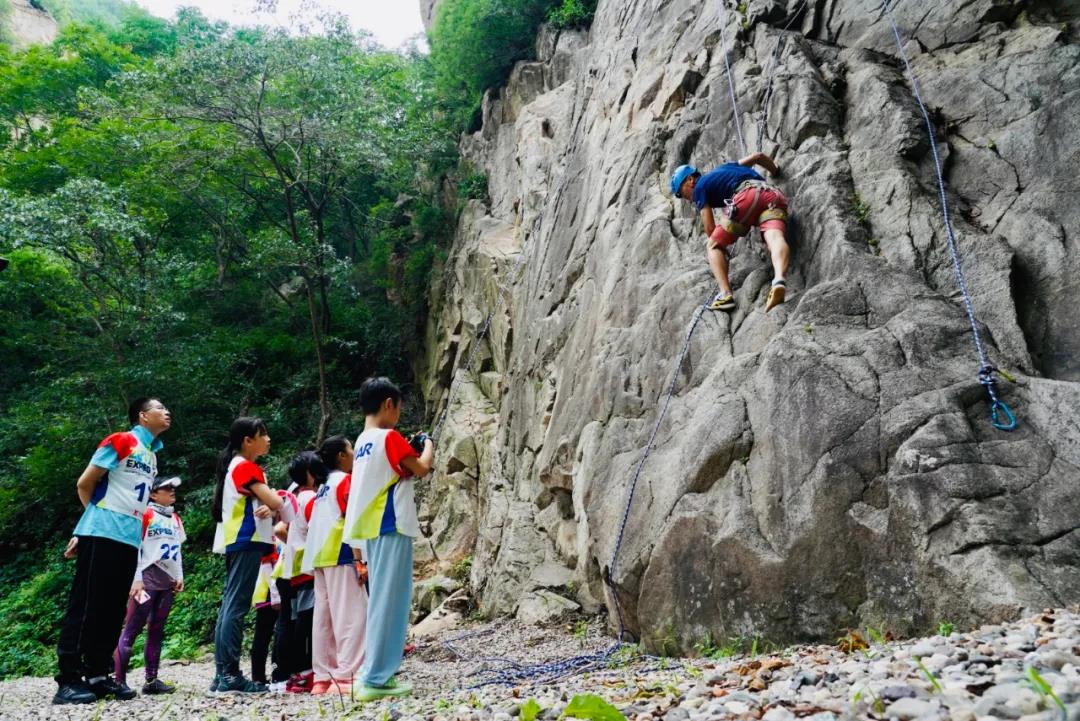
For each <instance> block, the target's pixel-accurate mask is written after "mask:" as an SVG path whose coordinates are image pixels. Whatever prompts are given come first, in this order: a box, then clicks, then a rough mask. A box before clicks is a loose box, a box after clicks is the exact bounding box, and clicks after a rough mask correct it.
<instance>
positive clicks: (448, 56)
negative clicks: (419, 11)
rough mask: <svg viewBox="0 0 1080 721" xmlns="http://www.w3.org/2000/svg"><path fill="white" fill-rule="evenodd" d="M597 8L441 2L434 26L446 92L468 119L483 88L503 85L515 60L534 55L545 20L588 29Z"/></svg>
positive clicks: (568, 2) (534, 1)
mask: <svg viewBox="0 0 1080 721" xmlns="http://www.w3.org/2000/svg"><path fill="white" fill-rule="evenodd" d="M595 11H596V0H443V2H442V3H441V4H440V5H439V9H438V14H437V15H436V18H435V24H434V26H433V27H432V30H431V57H432V63H433V64H434V66H435V72H436V83H437V86H438V88H439V90H440V91H441V94H442V96H443V97H444V98H446V99H447V100H448V102H449V104H450V105H451V107H452V109H453V111H454V112H455V114H456V115H457V116H458V119H459V121H462V122H464V121H466V120H467V119H468V118H470V117H471V116H472V114H473V111H474V110H475V109H476V107H477V106H478V105H479V102H480V98H481V96H482V95H483V93H484V91H485V90H487V89H488V88H492V87H498V86H500V85H502V84H503V83H505V82H506V79H507V77H509V75H510V71H511V70H512V69H513V67H514V63H516V62H518V61H519V60H526V59H528V58H531V57H533V51H534V47H535V43H536V34H537V31H538V30H539V28H540V25H541V23H543V22H544V21H545V20H546V21H548V22H550V23H551V24H552V25H553V26H554V27H556V28H580V27H586V26H587V25H588V24H589V23H590V22H591V21H592V16H593V13H594V12H595Z"/></svg>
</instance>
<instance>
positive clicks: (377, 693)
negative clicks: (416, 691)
mask: <svg viewBox="0 0 1080 721" xmlns="http://www.w3.org/2000/svg"><path fill="white" fill-rule="evenodd" d="M411 693H412V686H410V685H409V684H407V683H398V682H397V681H396V680H395V679H390V680H389V681H387V682H386V685H385V686H368V685H367V684H363V685H362V686H361V687H360V690H359V691H357V692H356V700H357V701H360V702H364V701H378V700H379V699H381V698H398V697H400V696H408V695H409V694H411Z"/></svg>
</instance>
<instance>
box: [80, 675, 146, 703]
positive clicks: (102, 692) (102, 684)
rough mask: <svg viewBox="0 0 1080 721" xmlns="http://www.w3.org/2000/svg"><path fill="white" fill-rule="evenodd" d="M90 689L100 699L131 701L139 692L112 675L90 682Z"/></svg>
mask: <svg viewBox="0 0 1080 721" xmlns="http://www.w3.org/2000/svg"><path fill="white" fill-rule="evenodd" d="M90 690H91V691H92V692H93V693H94V695H95V696H97V697H98V699H103V698H115V699H116V700H117V701H130V700H131V699H133V698H135V697H136V696H138V695H139V694H137V693H135V689H133V688H131V687H129V686H128V685H127V684H126V683H124V682H122V681H116V680H114V679H113V677H112V676H106V677H104V678H99V679H98V680H96V681H94V682H92V683H91V684H90Z"/></svg>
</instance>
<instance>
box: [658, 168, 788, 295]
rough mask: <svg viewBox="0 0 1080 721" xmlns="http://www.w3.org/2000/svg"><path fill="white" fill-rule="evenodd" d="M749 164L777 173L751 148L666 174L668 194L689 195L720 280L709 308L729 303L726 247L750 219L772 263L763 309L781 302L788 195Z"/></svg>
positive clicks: (743, 232) (746, 229)
mask: <svg viewBox="0 0 1080 721" xmlns="http://www.w3.org/2000/svg"><path fill="white" fill-rule="evenodd" d="M755 165H760V166H761V167H763V168H765V170H767V171H768V172H769V173H770V175H772V176H773V177H776V176H778V175H779V174H780V170H779V169H778V168H777V167H776V163H774V162H773V159H772V158H770V157H769V156H768V155H765V154H764V153H754V154H753V155H748V156H746V157H745V158H743V159H742V160H740V161H739V162H737V163H724V164H723V165H720V166H719V167H717V168H715V169H713V170H711V171H709V172H708V173H706V174H705V175H702V174H701V173H699V172H698V170H697V168H695V167H694V166H692V165H680V166H679V167H678V168H676V169H675V174H674V175H672V176H671V193H672V195H674V196H676V197H679V198H683V199H685V200H691V201H693V203H694V205H696V206H697V209H698V211H700V213H701V222H702V223H703V224H704V226H705V235H707V236H708V238H709V239H708V242H707V243H706V246H705V254H706V256H707V258H708V260H709V268H710V269H711V270H712V274H713V276H714V277H715V278H716V282H717V284H718V285H719V286H720V292H718V293H717V294H716V297H715V298H713V300H712V302H711V303H710V304H709V306H708V307H709V310H724V311H727V310H732V309H734V308H735V298H734V296H732V294H731V283H730V282H729V281H728V253H729V252H730V248H731V247H732V246H733V245H734V243H735V241H736V240H737V239H738V238H740V237H741V236H744V235H746V234H747V233H748V232H750V229H751V228H752V227H753V226H755V225H756V226H758V228H760V229H761V235H762V237H763V238H764V240H765V245H766V246H767V247H768V249H769V255H770V256H771V258H772V265H773V281H772V286H771V287H770V288H769V296H768V299H767V300H766V301H765V310H766V312H767V311H769V310H771V309H772V308H773V307H775V306H777V305H779V304H780V303H783V302H784V295H785V293H786V292H787V288H786V287H785V285H784V276H785V275H786V273H787V269H788V253H789V251H788V244H787V240H786V239H785V228H786V222H785V221H786V220H787V207H788V201H787V198H786V197H784V194H783V193H781V192H780V189H779V188H777V187H776V186H774V185H771V184H770V183H768V182H767V181H766V180H765V178H763V177H762V176H761V175H759V174H758V173H757V171H755V170H754V168H753V166H755ZM713 208H722V210H721V212H720V216H719V222H717V221H716V219H715V216H714V215H713Z"/></svg>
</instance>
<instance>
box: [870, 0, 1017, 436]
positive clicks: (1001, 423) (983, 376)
mask: <svg viewBox="0 0 1080 721" xmlns="http://www.w3.org/2000/svg"><path fill="white" fill-rule="evenodd" d="M881 8H882V10H884V12H885V17H886V18H887V19H888V21H889V25H891V26H892V32H893V37H894V38H895V39H896V49H897V51H899V53H900V59H901V60H903V61H904V67H905V68H907V73H908V78H910V80H911V90H912V94H913V95H914V96H915V102H916V103H918V105H919V110H920V111H921V112H922V116H923V120H924V121H925V122H926V134H927V136H928V137H929V138H930V153H931V155H932V156H933V158H934V172H935V173H936V174H937V186H938V197H939V199H940V200H941V215H942V218H943V219H944V224H945V238H946V240H947V241H948V246H949V253H950V254H951V255H952V264H953V271H954V272H955V274H956V285H957V286H958V287H959V288H960V295H961V296H963V299H964V310H965V311H966V312H967V317H968V323H970V324H971V336H972V338H974V340H975V352H976V353H978V356H979V373H978V379H979V383H981V384H982V386H983V387H984V388H986V393H987V395H989V396H990V423H991V425H993V426H994V428H997V429H998V430H1002V431H1012V430H1016V427H1017V425H1018V423H1017V420H1016V416H1014V415H1013V412H1012V410H1011V409H1010V408H1009V406H1008V405H1006V404H1005V402H1004V401H1003V400H1001V399H1000V398H999V397H998V393H997V379H996V378H995V373H997V368H996V367H994V365H993V364H991V363H990V359H989V358H988V357H987V355H986V348H985V347H984V346H983V341H982V334H981V333H980V332H979V323H978V320H976V318H975V307H974V305H973V304H972V302H971V295H970V293H968V289H967V283H966V282H965V281H964V269H963V267H962V266H961V264H960V251H959V249H958V248H957V247H956V237H955V236H954V235H953V228H952V220H951V219H950V217H949V200H948V198H947V197H946V195H945V177H944V175H943V174H942V171H941V158H940V156H939V155H938V148H937V140H936V139H935V137H934V124H933V123H932V122H931V121H930V113H929V112H928V111H927V110H926V103H924V102H923V99H922V93H921V92H920V91H919V82H918V80H916V78H915V71H914V70H913V69H912V68H911V62H910V61H909V60H908V56H907V52H905V51H904V44H903V41H901V39H900V30H899V28H897V26H896V19H895V18H894V17H893V14H892V9H891V8H890V7H889V0H884V1H883V2H882V4H881Z"/></svg>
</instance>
